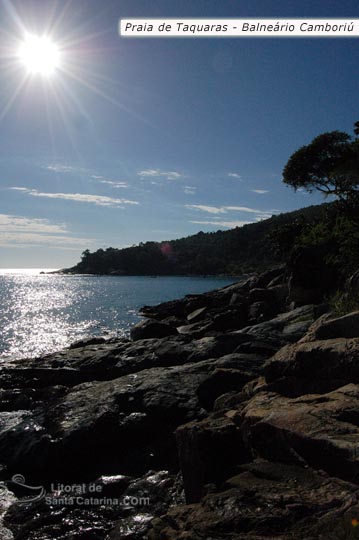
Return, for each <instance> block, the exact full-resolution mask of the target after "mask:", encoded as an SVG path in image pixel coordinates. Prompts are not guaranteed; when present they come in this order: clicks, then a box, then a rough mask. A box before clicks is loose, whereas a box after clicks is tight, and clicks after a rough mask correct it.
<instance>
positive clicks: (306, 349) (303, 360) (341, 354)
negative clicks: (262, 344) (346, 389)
mask: <svg viewBox="0 0 359 540" xmlns="http://www.w3.org/2000/svg"><path fill="white" fill-rule="evenodd" d="M264 372H265V377H266V380H267V382H269V383H271V382H273V381H275V380H277V379H279V378H281V377H285V378H290V377H293V378H295V379H298V380H299V381H302V382H303V381H306V382H308V383H309V384H310V386H309V387H308V391H310V392H322V391H324V392H325V391H327V390H328V389H329V388H330V387H331V388H332V389H334V388H338V387H339V386H342V385H344V384H347V383H351V382H354V383H359V338H353V339H344V338H338V339H328V340H325V341H310V342H304V343H295V344H293V345H289V346H286V347H283V348H282V349H280V351H279V352H277V353H276V354H275V355H274V356H273V357H272V358H271V359H270V360H268V362H267V363H266V364H265V369H264ZM304 393H305V392H304Z"/></svg>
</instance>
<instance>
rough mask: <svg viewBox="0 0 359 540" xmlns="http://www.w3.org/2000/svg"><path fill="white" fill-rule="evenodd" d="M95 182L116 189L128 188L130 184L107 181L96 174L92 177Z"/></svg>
mask: <svg viewBox="0 0 359 540" xmlns="http://www.w3.org/2000/svg"><path fill="white" fill-rule="evenodd" d="M91 178H93V179H94V180H96V181H97V182H99V183H100V184H107V185H109V186H111V187H114V188H128V183H127V182H123V181H117V180H107V179H106V178H105V177H104V176H98V175H96V174H93V175H92V176H91Z"/></svg>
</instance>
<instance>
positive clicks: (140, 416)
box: [0, 257, 359, 540]
mask: <svg viewBox="0 0 359 540" xmlns="http://www.w3.org/2000/svg"><path fill="white" fill-rule="evenodd" d="M310 262H311V257H308V261H307V264H308V266H307V271H306V272H305V271H301V272H299V271H296V270H295V269H293V268H290V267H287V266H284V265H282V266H277V267H275V268H272V269H271V270H269V271H267V272H265V273H263V274H259V275H258V274H256V275H252V276H251V277H250V278H248V279H246V280H244V281H241V282H239V283H236V284H234V285H230V286H227V287H224V288H223V289H220V290H217V291H213V292H210V293H205V294H201V295H189V296H187V297H185V298H183V299H180V300H175V301H171V302H166V303H164V304H160V305H158V306H145V307H143V309H142V315H143V316H144V319H143V321H141V322H140V323H139V324H138V325H136V326H135V327H133V329H132V331H131V338H130V339H123V338H121V339H120V338H112V339H105V338H93V339H89V340H87V341H86V340H85V341H81V342H78V343H75V344H73V345H72V346H71V347H70V348H69V349H66V350H63V351H60V352H57V353H54V354H51V355H47V356H44V357H42V358H37V359H24V360H21V361H20V360H19V361H14V362H12V363H8V364H4V365H2V367H1V370H0V388H1V390H0V391H1V397H2V399H1V413H0V456H1V458H0V459H1V465H2V469H1V479H2V482H1V485H0V489H1V495H2V501H3V504H2V512H3V519H2V521H1V522H0V523H1V525H0V529H1V527H2V530H1V537H2V538H6V539H11V538H15V539H16V540H20V539H25V538H26V539H27V540H35V539H36V540H47V539H58V540H60V539H65V538H66V539H67V538H74V539H75V538H76V539H86V540H88V539H90V540H92V539H93V540H120V539H128V540H175V539H176V540H177V539H182V540H200V539H201V540H203V539H206V540H211V539H213V540H225V539H226V540H227V539H229V538H230V539H233V540H269V539H271V540H274V539H278V540H279V539H281V540H293V539H303V540H304V539H306V540H314V539H323V540H324V539H333V540H334V539H338V540H339V539H342V538H343V539H349V538H357V536H358V529H359V527H358V528H357V525H358V521H359V502H358V495H357V493H358V483H359V475H358V473H359V461H358V441H359V431H358V421H359V312H352V313H348V314H346V315H344V316H342V317H338V316H336V315H335V314H333V313H332V312H331V307H330V306H329V305H328V304H327V303H326V302H325V295H326V293H327V291H328V286H329V285H328V283H329V281H330V276H329V275H327V276H326V275H325V272H324V270H323V272H319V274H318V275H315V274H314V273H313V272H310ZM301 269H302V270H303V269H304V266H303V264H302V266H301ZM357 282H358V278H357V277H354V278H353V279H352V280H351V281H350V282H349V284H348V289H347V291H346V295H347V296H348V295H349V296H350V295H354V294H357V289H358V284H357ZM29 486H32V487H33V489H35V488H34V486H37V488H38V489H40V488H41V487H42V488H43V490H44V492H46V495H42V496H40V497H39V498H38V499H37V500H34V501H30V500H29V497H30V496H31V495H33V493H32V492H30V491H29ZM71 486H72V487H71ZM74 486H77V488H74ZM74 489H77V492H74V491H73V490H74ZM38 492H39V491H37V492H36V493H38ZM79 493H80V495H81V498H82V499H81V500H80V497H78V496H77V495H78V494H79ZM94 493H95V494H96V497H94ZM71 497H73V500H70V498H71ZM30 498H31V497H30ZM84 500H85V502H86V504H85V503H84ZM106 501H107V502H106ZM109 501H111V502H109ZM113 501H117V503H116V504H114V502H113Z"/></svg>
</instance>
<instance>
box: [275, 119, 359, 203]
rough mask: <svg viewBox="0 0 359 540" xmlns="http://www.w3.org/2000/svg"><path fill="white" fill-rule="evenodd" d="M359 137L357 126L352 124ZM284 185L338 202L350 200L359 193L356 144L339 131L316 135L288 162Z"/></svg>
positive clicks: (358, 167) (358, 145)
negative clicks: (331, 197) (330, 196)
mask: <svg viewBox="0 0 359 540" xmlns="http://www.w3.org/2000/svg"><path fill="white" fill-rule="evenodd" d="M354 132H355V134H359V122H356V123H355V127H354ZM283 182H284V183H285V184H288V185H290V186H291V187H293V188H294V189H295V190H297V189H299V188H303V189H305V190H307V191H309V192H312V191H314V190H318V191H320V192H322V193H324V194H325V195H335V196H336V197H338V198H339V199H340V200H352V199H354V198H356V197H357V195H358V193H359V140H358V139H355V140H354V141H353V139H352V137H351V136H350V135H348V134H347V133H345V132H342V131H331V132H328V133H323V134H322V135H318V137H316V138H315V139H313V141H312V142H311V143H310V144H308V145H307V146H302V147H301V148H299V150H297V151H296V152H294V154H293V155H292V156H291V157H290V158H289V161H288V163H287V164H286V166H285V168H284V171H283Z"/></svg>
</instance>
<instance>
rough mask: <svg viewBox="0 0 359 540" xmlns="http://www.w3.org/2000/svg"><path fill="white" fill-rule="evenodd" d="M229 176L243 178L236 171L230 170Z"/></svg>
mask: <svg viewBox="0 0 359 540" xmlns="http://www.w3.org/2000/svg"><path fill="white" fill-rule="evenodd" d="M227 176H229V178H238V179H241V178H242V176H241V175H240V174H238V173H236V172H229V173H228V174H227Z"/></svg>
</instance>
